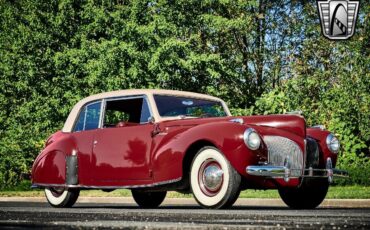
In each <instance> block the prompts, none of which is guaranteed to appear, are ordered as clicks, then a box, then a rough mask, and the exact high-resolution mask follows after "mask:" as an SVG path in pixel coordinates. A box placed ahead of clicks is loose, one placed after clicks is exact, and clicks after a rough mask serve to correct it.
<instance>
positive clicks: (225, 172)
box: [190, 146, 241, 209]
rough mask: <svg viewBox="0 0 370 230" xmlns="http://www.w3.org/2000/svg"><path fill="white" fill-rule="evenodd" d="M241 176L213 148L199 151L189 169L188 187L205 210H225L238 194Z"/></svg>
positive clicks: (209, 147)
mask: <svg viewBox="0 0 370 230" xmlns="http://www.w3.org/2000/svg"><path fill="white" fill-rule="evenodd" d="M240 183H241V176H240V175H239V174H238V172H236V170H235V169H234V168H233V167H232V166H231V165H230V163H229V161H228V160H227V159H226V158H225V156H224V155H223V154H222V153H221V152H220V151H219V150H218V149H217V148H215V147H211V146H207V147H204V148H202V149H200V150H199V152H198V153H197V154H196V156H195V157H194V159H193V162H192V165H191V169H190V186H191V189H192V192H193V195H194V198H195V199H196V201H197V202H198V203H199V204H200V205H201V206H202V207H205V208H214V209H217V208H226V207H230V206H232V205H233V204H234V202H235V201H236V199H237V198H238V196H239V193H240Z"/></svg>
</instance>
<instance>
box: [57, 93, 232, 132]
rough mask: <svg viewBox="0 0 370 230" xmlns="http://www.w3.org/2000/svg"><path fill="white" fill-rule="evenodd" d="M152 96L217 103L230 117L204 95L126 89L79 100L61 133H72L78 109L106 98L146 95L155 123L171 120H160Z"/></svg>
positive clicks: (226, 109) (214, 99)
mask: <svg viewBox="0 0 370 230" xmlns="http://www.w3.org/2000/svg"><path fill="white" fill-rule="evenodd" d="M154 94H159V95H173V96H183V97H191V98H199V99H206V100H211V101H219V102H221V103H222V105H223V107H224V109H225V112H226V114H227V115H228V116H230V111H229V109H228V108H227V105H226V103H225V102H224V101H223V100H221V99H219V98H217V97H212V96H208V95H205V94H199V93H192V92H186V91H176V90H160V89H128V90H118V91H112V92H106V93H100V94H95V95H92V96H89V97H86V98H84V99H82V100H80V101H79V102H78V103H77V104H76V105H75V106H74V107H73V109H72V111H71V112H70V113H69V116H68V118H67V120H66V122H65V123H64V126H63V129H62V131H63V132H72V129H73V125H74V122H75V120H76V118H77V116H78V114H79V112H80V109H81V108H82V107H83V106H84V105H86V104H88V103H90V102H93V101H97V100H101V99H107V98H115V97H127V96H140V95H146V96H147V98H148V103H149V106H150V107H151V111H152V115H153V117H154V119H155V121H156V122H158V121H163V120H168V119H171V118H161V117H160V115H159V113H158V110H157V106H156V105H155V101H154V98H153V95H154Z"/></svg>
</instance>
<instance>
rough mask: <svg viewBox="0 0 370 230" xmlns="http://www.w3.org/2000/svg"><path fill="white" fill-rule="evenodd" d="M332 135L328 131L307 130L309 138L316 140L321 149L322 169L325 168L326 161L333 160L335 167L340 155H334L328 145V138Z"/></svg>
mask: <svg viewBox="0 0 370 230" xmlns="http://www.w3.org/2000/svg"><path fill="white" fill-rule="evenodd" d="M329 134H330V132H329V131H327V130H321V129H317V128H307V136H309V137H311V138H313V139H315V140H316V141H317V143H318V144H319V147H320V167H321V168H325V163H326V159H328V157H330V158H331V160H332V163H333V167H335V165H336V163H337V158H338V154H336V153H332V152H331V151H330V150H329V149H328V146H327V144H326V137H327V136H328V135H329Z"/></svg>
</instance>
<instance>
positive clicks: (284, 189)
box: [32, 90, 347, 209]
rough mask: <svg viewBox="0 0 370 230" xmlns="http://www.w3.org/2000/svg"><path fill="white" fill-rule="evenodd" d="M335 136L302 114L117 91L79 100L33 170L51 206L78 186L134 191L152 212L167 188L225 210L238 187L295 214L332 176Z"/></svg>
mask: <svg viewBox="0 0 370 230" xmlns="http://www.w3.org/2000/svg"><path fill="white" fill-rule="evenodd" d="M338 151H339V141H338V139H337V138H336V137H335V136H334V135H333V134H332V133H330V132H329V131H326V130H324V129H323V128H322V127H320V126H318V127H306V123H305V120H304V118H303V117H302V116H300V115H299V114H290V115H288V114H287V115H269V116H237V117H233V116H231V114H230V111H229V109H228V107H227V106H226V104H225V102H224V101H222V100H221V99H219V98H216V97H211V96H207V95H202V94H197V93H191V92H181V91H171V90H121V91H114V92H107V93H101V94H97V95H93V96H90V97H87V98H85V99H83V100H81V101H79V102H78V103H77V104H76V105H75V106H74V108H73V109H72V111H71V112H70V114H69V116H68V118H67V120H66V122H65V124H64V127H63V129H62V130H61V131H58V132H56V133H54V134H53V135H51V136H50V137H49V138H48V139H47V141H46V143H45V148H44V149H43V150H42V151H41V153H40V154H39V155H38V157H37V158H36V160H35V162H34V164H33V167H32V184H33V187H38V188H43V189H45V195H46V198H47V200H48V202H49V203H50V205H52V206H53V207H70V206H72V205H73V204H74V203H75V202H76V200H77V198H78V196H79V192H80V190H83V189H101V190H103V191H107V192H109V191H112V190H114V189H122V188H125V189H131V191H132V195H133V198H134V200H135V201H136V203H137V204H138V205H139V206H140V207H144V208H155V207H157V206H159V205H160V204H161V203H162V201H163V200H164V198H165V196H166V193H167V191H178V192H182V193H193V195H194V198H195V199H196V201H197V202H198V203H199V204H200V205H201V206H202V207H205V208H215V209H217V208H227V207H230V206H231V205H233V204H234V202H235V201H236V199H237V198H238V196H239V193H240V191H241V190H245V189H278V191H279V194H280V196H281V198H282V199H283V201H284V202H285V203H286V204H287V205H288V206H289V207H291V208H315V207H317V206H318V205H319V204H320V203H321V202H322V201H323V200H324V198H325V196H326V193H327V191H328V186H329V183H330V182H332V180H333V177H334V176H347V173H346V172H345V171H341V170H336V169H334V167H335V165H336V161H337V154H338Z"/></svg>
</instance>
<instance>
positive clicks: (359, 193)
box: [0, 185, 370, 199]
mask: <svg viewBox="0 0 370 230" xmlns="http://www.w3.org/2000/svg"><path fill="white" fill-rule="evenodd" d="M11 196H19V197H39V196H44V192H43V191H42V190H40V189H34V190H30V191H0V197H11ZM80 196H93V197H104V196H105V197H120V196H122V197H127V196H131V192H130V190H127V189H118V190H115V191H112V192H109V193H107V192H103V191H100V190H84V191H81V194H80ZM167 196H168V197H171V198H190V197H192V195H191V194H181V193H178V192H169V193H168V195H167ZM240 197H241V198H279V194H278V192H277V191H276V190H266V191H261V190H245V191H242V192H241V194H240ZM326 198H328V199H370V186H359V185H354V186H331V187H330V188H329V192H328V195H327V196H326Z"/></svg>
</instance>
